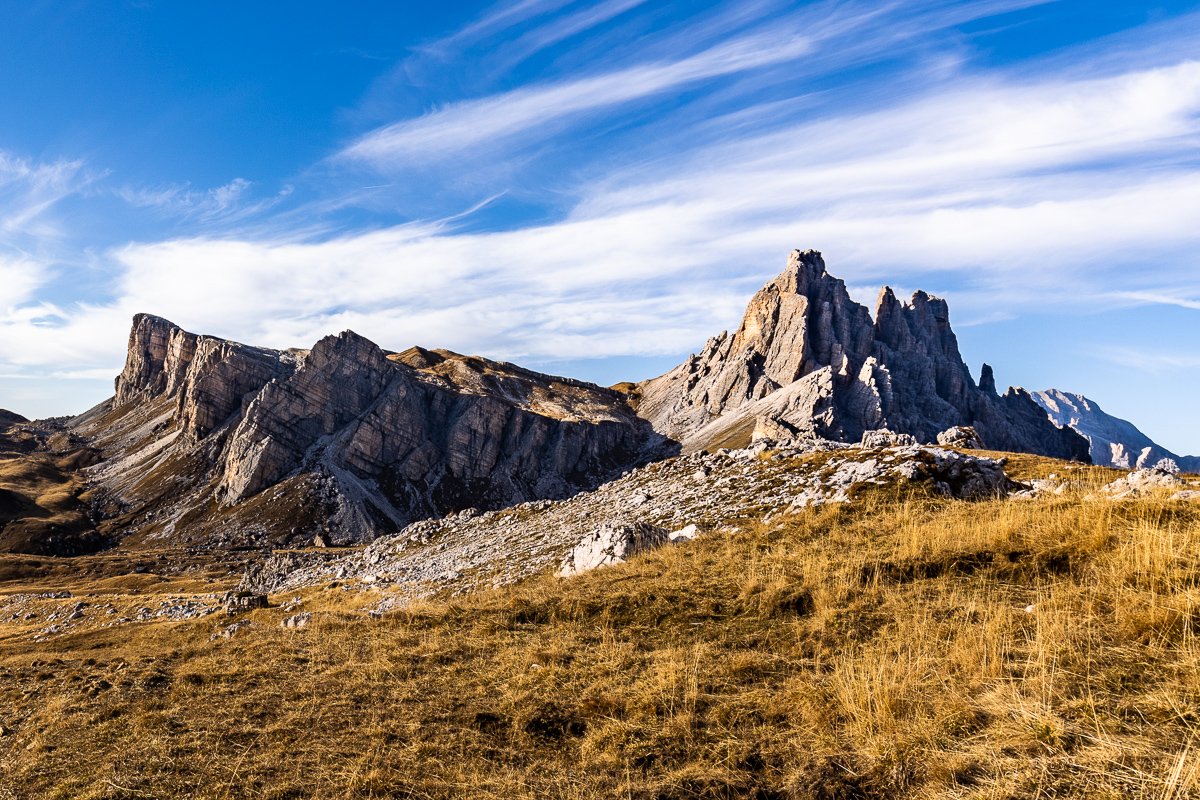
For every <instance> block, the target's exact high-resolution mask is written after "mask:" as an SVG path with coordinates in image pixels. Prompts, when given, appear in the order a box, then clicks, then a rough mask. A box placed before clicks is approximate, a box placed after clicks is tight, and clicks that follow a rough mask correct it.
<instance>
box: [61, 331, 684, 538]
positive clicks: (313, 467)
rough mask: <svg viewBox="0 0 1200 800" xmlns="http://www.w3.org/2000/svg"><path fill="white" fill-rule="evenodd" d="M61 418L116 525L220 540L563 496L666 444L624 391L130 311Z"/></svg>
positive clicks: (300, 534)
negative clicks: (124, 334) (200, 328)
mask: <svg viewBox="0 0 1200 800" xmlns="http://www.w3.org/2000/svg"><path fill="white" fill-rule="evenodd" d="M74 431H75V432H76V433H77V434H78V435H80V436H82V437H83V438H84V439H86V440H88V441H91V442H94V443H95V444H96V445H97V446H98V447H100V448H101V449H103V451H104V455H105V461H104V463H102V464H100V465H98V466H97V467H95V468H94V469H93V470H92V471H91V472H92V477H93V480H94V482H95V483H96V485H97V486H98V488H99V490H100V492H99V494H100V495H101V496H102V497H103V498H104V499H105V507H106V508H107V509H108V512H107V513H109V514H110V516H112V517H113V518H114V522H113V524H114V526H115V525H117V524H118V523H117V522H116V520H118V519H119V521H120V526H121V528H122V530H123V531H125V532H128V531H134V532H136V533H137V534H138V535H141V536H144V537H148V538H171V539H179V538H180V537H183V538H185V539H186V540H187V541H188V542H189V543H196V544H202V545H209V546H234V545H247V544H254V543H262V542H273V543H278V542H284V541H312V540H313V538H314V536H316V537H320V538H321V539H322V540H323V541H326V542H329V543H339V542H347V541H363V540H370V539H372V538H374V537H375V536H377V535H379V534H380V533H383V532H388V531H394V530H397V529H398V528H400V527H403V526H404V525H407V524H408V523H410V522H412V521H414V520H418V519H423V518H427V517H431V516H440V515H442V514H445V513H448V512H453V511H457V510H459V509H462V508H466V507H468V506H473V507H482V508H499V507H503V506H507V505H511V504H514V503H520V502H524V501H528V500H531V499H537V498H545V497H565V496H568V495H570V494H572V493H574V492H577V491H579V490H580V489H584V488H589V487H592V486H594V485H596V483H598V482H599V481H602V480H604V479H606V478H608V477H611V476H612V475H615V474H618V473H619V472H620V471H621V470H624V469H627V468H629V467H630V466H633V465H636V464H639V463H644V462H645V461H646V460H649V459H651V458H654V457H657V456H659V455H661V454H664V453H668V452H670V450H671V448H670V444H669V443H668V442H666V441H665V440H664V439H663V438H662V437H661V436H659V435H657V434H656V433H654V431H653V430H652V428H651V427H650V425H649V424H648V423H647V422H645V421H644V420H641V419H640V418H638V417H637V416H636V414H635V413H634V412H633V411H632V409H630V408H629V406H628V404H627V403H626V400H625V397H624V396H623V395H621V394H620V393H618V392H616V391H613V390H610V389H603V388H600V387H598V386H594V385H591V384H586V383H582V382H579V381H572V380H569V379H560V378H555V377H553V376H548V375H542V374H540V373H535V372H531V371H529V370H524V369H521V368H519V367H515V366H513V365H510V364H501V363H497V362H491V361H487V360H486V359H480V358H472V357H466V356H460V355H458V354H455V353H451V352H449V351H431V350H424V349H421V348H413V349H412V350H409V351H405V352H404V353H391V352H388V351H385V350H382V349H380V348H379V347H378V346H377V345H375V344H374V343H372V342H370V341H368V340H367V339H364V338H363V337H361V336H359V335H357V334H355V333H353V332H350V331H347V332H344V333H342V334H339V335H337V336H329V337H326V338H324V339H322V340H321V341H320V342H318V343H317V344H316V345H315V346H314V347H313V348H312V350H311V351H303V350H288V351H278V350H269V349H265V348H257V347H250V346H248V345H243V344H238V343H236V342H229V341H225V340H223V339H218V338H215V337H209V336H199V335H196V334H192V333H189V332H187V331H184V330H183V329H181V328H179V327H178V326H176V325H173V324H172V323H170V322H168V321H166V320H163V319H161V318H158V317H153V316H149V315H138V316H137V317H135V318H134V322H133V329H132V331H131V334H130V340H129V352H128V356H127V360H126V364H125V368H124V370H123V371H122V372H121V375H120V376H119V377H118V378H117V381H116V394H115V396H114V398H113V400H112V401H110V402H108V403H106V404H102V405H101V406H99V407H97V408H96V409H93V410H92V411H91V412H88V414H85V415H83V416H82V417H79V418H77V420H76V421H75V423H74Z"/></svg>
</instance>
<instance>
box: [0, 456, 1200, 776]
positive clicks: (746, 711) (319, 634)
mask: <svg viewBox="0 0 1200 800" xmlns="http://www.w3.org/2000/svg"><path fill="white" fill-rule="evenodd" d="M1015 466H1016V468H1018V469H1019V468H1021V465H1019V464H1018V465H1015ZM1025 468H1028V469H1030V470H1034V471H1036V469H1042V468H1044V465H1042V466H1039V465H1038V464H1037V463H1035V462H1030V463H1029V464H1026V465H1025ZM1060 468H1061V465H1060ZM1078 474H1079V475H1082V476H1083V479H1084V481H1085V482H1087V481H1092V482H1093V483H1094V484H1095V485H1098V483H1099V481H1100V480H1102V479H1103V478H1104V477H1105V476H1104V473H1102V472H1098V471H1097V472H1092V471H1087V470H1081V471H1079V472H1078ZM1093 489H1094V486H1092V487H1089V486H1084V487H1082V488H1080V489H1079V490H1078V491H1074V492H1072V493H1070V494H1068V495H1065V496H1062V497H1051V498H1046V499H1040V500H1036V501H990V502H981V503H963V502H947V501H938V500H930V499H927V498H922V497H917V496H910V497H894V496H893V497H888V496H886V495H884V494H876V495H867V496H865V497H862V498H861V499H860V501H859V502H858V503H856V504H855V505H854V506H852V507H839V508H827V509H822V510H815V511H809V512H806V513H804V514H800V515H795V516H785V517H779V518H776V519H773V520H772V521H771V522H770V523H769V524H765V525H757V526H751V527H750V528H748V529H746V530H743V531H741V532H738V533H733V534H728V535H725V534H721V535H716V534H714V535H710V536H709V537H707V538H704V539H702V540H699V541H697V542H695V543H693V544H691V545H687V546H681V547H675V548H668V549H664V550H661V551H657V552H655V553H651V554H648V555H646V556H644V557H642V558H639V559H636V560H635V561H633V562H631V563H629V564H626V565H622V566H618V567H614V568H610V569H605V570H599V571H596V572H593V573H589V574H586V575H583V576H579V577H577V578H573V579H569V580H562V581H560V580H554V579H551V578H548V577H547V578H545V579H539V580H535V581H533V582H531V583H528V584H526V585H523V586H520V587H517V588H514V589H509V590H504V591H495V592H491V593H486V594H480V595H476V596H472V597H468V598H460V599H455V600H452V601H446V602H438V603H429V604H424V605H419V606H413V607H410V608H408V609H406V610H404V611H401V612H397V613H393V614H389V615H386V616H384V617H383V618H381V619H372V618H369V617H367V616H366V615H364V614H363V613H362V608H364V607H365V606H366V604H367V603H369V602H372V601H373V600H374V599H377V598H371V597H370V596H363V595H358V594H351V593H347V592H343V591H341V590H338V589H332V590H331V589H326V590H321V591H313V592H309V593H307V594H306V595H305V606H304V607H305V608H306V609H308V610H312V611H314V612H315V615H314V618H313V623H312V625H311V626H310V627H309V628H307V629H304V630H300V631H294V630H285V629H282V628H281V627H280V626H279V621H280V619H282V617H283V616H284V615H285V614H284V612H282V611H280V610H279V609H266V610H261V611H256V612H253V613H252V614H251V615H249V616H248V617H247V618H248V619H250V620H251V621H252V623H253V624H252V625H251V626H249V627H247V628H245V629H244V630H242V631H241V632H240V633H239V634H238V635H237V636H235V637H233V638H232V639H218V640H216V641H210V640H209V636H210V635H211V634H212V632H213V630H214V628H215V627H218V626H220V625H223V624H225V623H226V622H227V621H226V620H225V619H221V620H215V619H214V618H209V619H207V620H205V621H203V622H189V623H175V624H166V623H163V624H153V625H150V624H148V625H141V626H123V627H120V628H112V629H106V630H94V631H90V632H85V633H78V634H73V635H69V636H64V637H61V638H58V639H52V640H50V641H47V642H44V643H41V644H37V645H32V644H30V642H29V641H28V639H21V640H19V641H17V640H8V641H4V642H0V724H2V725H4V726H5V728H4V730H5V731H7V734H6V735H5V736H3V737H0V797H4V796H6V795H5V791H7V792H8V795H7V796H11V797H50V798H54V797H57V798H138V797H195V798H213V799H214V800H215V799H217V798H242V797H247V798H250V797H254V798H258V797H261V798H301V797H321V798H381V797H412V798H450V797H479V798H519V797H531V798H532V797H538V798H596V797H614V798H646V799H647V800H648V799H649V798H663V799H664V800H666V799H667V798H760V799H762V800H766V799H767V798H825V799H828V800H849V799H850V798H895V797H911V798H978V799H979V800H983V799H984V798H987V799H988V800H996V799H998V798H1039V797H1079V798H1121V800H1181V799H1182V798H1192V797H1200V710H1198V709H1200V640H1198V639H1197V635H1196V634H1197V627H1198V625H1200V507H1198V506H1197V505H1196V504H1188V503H1180V502H1172V501H1169V500H1166V499H1165V498H1149V499H1143V500H1138V501H1130V502H1120V503H1116V502H1110V501H1107V500H1088V499H1084V495H1086V494H1087V493H1088V492H1089V491H1092V490H1093ZM1027 607H1031V608H1029V610H1027ZM2 627H3V626H2V624H0V630H2Z"/></svg>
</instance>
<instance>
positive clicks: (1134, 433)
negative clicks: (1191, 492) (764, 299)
mask: <svg viewBox="0 0 1200 800" xmlns="http://www.w3.org/2000/svg"><path fill="white" fill-rule="evenodd" d="M1033 399H1034V400H1035V401H1037V403H1038V405H1040V406H1041V407H1042V408H1044V409H1045V410H1046V413H1047V414H1048V415H1049V417H1050V419H1052V420H1054V422H1055V423H1056V424H1058V425H1066V426H1069V427H1070V428H1072V429H1073V430H1075V431H1077V432H1078V433H1079V434H1080V435H1081V436H1083V437H1084V438H1085V439H1087V440H1088V444H1089V446H1090V452H1091V457H1092V463H1094V464H1100V465H1104V466H1111V467H1119V468H1121V469H1133V468H1135V467H1149V466H1153V465H1154V464H1155V463H1157V462H1158V461H1159V460H1160V459H1163V458H1170V459H1174V461H1175V463H1177V464H1178V465H1179V468H1180V469H1182V470H1184V471H1185V472H1200V456H1180V455H1176V454H1175V453H1172V452H1171V451H1170V450H1168V449H1167V448H1165V447H1163V446H1162V445H1160V444H1158V443H1156V442H1155V441H1154V440H1152V439H1151V438H1150V437H1149V436H1147V435H1146V434H1144V433H1142V432H1141V431H1140V430H1138V428H1137V426H1136V425H1134V424H1133V423H1132V422H1129V421H1128V420H1124V419H1121V418H1120V417H1114V416H1112V415H1111V414H1108V413H1106V412H1105V411H1104V410H1103V409H1101V408H1100V406H1099V405H1098V404H1097V403H1096V402H1095V401H1094V400H1091V399H1089V398H1087V397H1085V396H1083V395H1081V394H1075V393H1072V392H1064V391H1061V390H1059V389H1046V390H1045V391H1041V392H1033Z"/></svg>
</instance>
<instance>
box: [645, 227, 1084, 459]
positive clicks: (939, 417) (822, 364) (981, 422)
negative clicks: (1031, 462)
mask: <svg viewBox="0 0 1200 800" xmlns="http://www.w3.org/2000/svg"><path fill="white" fill-rule="evenodd" d="M638 394H639V396H640V400H639V405H638V412H639V413H640V414H641V415H642V416H643V417H645V418H646V419H648V420H650V421H651V423H653V425H654V427H655V429H656V430H658V431H659V432H661V433H663V434H664V435H666V436H669V437H671V438H673V439H676V440H678V441H680V442H682V443H683V446H684V448H685V449H689V450H694V449H700V448H705V447H711V446H714V445H719V444H722V443H725V444H737V443H739V441H740V439H748V437H749V436H750V434H751V432H752V431H754V430H755V429H758V430H759V431H764V430H765V431H772V432H774V433H775V435H776V436H781V435H793V436H810V435H815V436H823V437H827V438H831V439H839V440H843V441H848V440H857V439H858V438H859V437H860V436H861V435H862V433H863V432H864V431H867V430H875V429H879V428H887V429H889V430H892V431H895V432H902V433H910V434H912V435H914V436H916V437H917V438H918V439H919V440H922V441H926V442H932V441H935V440H936V437H937V434H938V433H939V432H941V431H943V430H945V429H947V428H950V427H952V426H956V425H973V426H974V427H975V428H976V430H977V431H978V433H979V434H980V436H981V437H982V439H983V441H984V443H985V444H986V445H987V446H988V447H992V448H996V449H1001V450H1011V451H1020V452H1029V453H1038V454H1041V455H1049V456H1055V457H1059V458H1070V459H1077V460H1081V461H1086V460H1087V443H1086V441H1084V440H1082V439H1081V438H1080V437H1079V436H1077V435H1076V434H1075V433H1074V432H1073V431H1070V430H1064V429H1060V428H1058V427H1057V426H1055V425H1054V424H1053V423H1051V422H1050V421H1049V420H1047V419H1046V418H1045V414H1044V413H1042V412H1041V410H1040V409H1039V408H1038V406H1037V404H1036V403H1034V401H1033V400H1032V398H1031V397H1030V396H1029V395H1028V393H1026V392H1025V391H1024V390H1022V389H1009V390H1008V392H1007V393H1006V394H1004V395H1003V396H998V395H997V394H996V392H995V382H994V379H993V378H992V376H991V369H990V367H987V366H986V365H985V367H984V375H983V377H982V378H981V386H976V385H975V383H974V381H973V380H972V379H971V375H970V372H969V371H968V370H967V367H966V365H965V364H964V363H963V360H962V356H961V355H960V353H959V350H958V340H957V338H956V337H955V335H954V331H953V330H952V328H951V327H950V313H949V309H948V308H947V306H946V302H945V301H944V300H941V299H939V298H936V297H931V296H929V295H928V294H926V293H924V292H917V293H916V294H914V295H913V297H912V300H910V301H909V302H908V303H902V302H901V301H900V300H899V299H897V297H896V296H895V294H894V293H893V292H892V290H891V289H888V288H885V289H884V290H883V291H882V292H881V293H880V296H879V301H878V305H877V308H876V312H875V317H874V320H873V321H872V318H871V315H870V313H869V312H868V311H867V309H866V308H865V307H863V306H861V305H859V304H858V303H856V302H854V301H853V300H851V299H850V295H849V294H848V293H847V291H846V286H845V284H844V283H843V282H842V281H841V280H838V279H837V278H834V277H832V276H831V275H829V273H828V272H826V270H825V262H824V260H823V259H822V258H821V254H820V253H817V252H815V251H811V250H809V251H804V252H800V251H794V252H793V253H792V254H791V256H790V257H789V259H788V265H787V268H786V269H785V270H784V271H783V273H782V274H781V275H780V276H779V277H777V278H776V279H775V280H773V281H771V282H770V283H769V284H767V285H766V286H765V287H764V288H763V289H762V290H761V291H759V292H758V293H757V294H756V295H755V296H754V297H753V299H751V301H750V304H749V306H748V307H747V309H746V315H745V317H744V319H743V321H742V325H741V327H739V328H738V330H737V331H736V332H735V333H734V334H733V335H732V336H730V335H729V334H727V333H722V334H721V335H719V336H717V337H716V338H713V339H710V340H709V341H708V343H707V344H706V345H705V346H704V349H703V350H701V351H700V353H699V354H698V355H695V356H692V357H691V358H690V359H688V361H686V362H684V363H683V364H681V365H679V366H678V367H676V368H675V369H673V370H671V371H670V372H668V373H667V374H665V375H663V376H661V377H659V378H654V379H652V380H649V381H645V382H643V383H642V384H639V386H638Z"/></svg>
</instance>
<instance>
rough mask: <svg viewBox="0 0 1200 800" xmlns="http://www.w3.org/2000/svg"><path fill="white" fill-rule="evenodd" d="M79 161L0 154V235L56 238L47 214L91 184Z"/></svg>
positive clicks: (52, 223)
mask: <svg viewBox="0 0 1200 800" xmlns="http://www.w3.org/2000/svg"><path fill="white" fill-rule="evenodd" d="M98 177H100V176H98V175H94V174H91V173H89V172H88V171H87V170H86V169H85V167H84V163H83V161H81V160H59V161H52V162H38V161H32V160H30V159H24V158H18V157H16V156H13V155H11V154H9V153H5V152H3V151H0V236H4V237H9V238H11V237H17V236H21V235H29V236H41V237H45V236H56V235H58V234H59V232H60V231H59V229H58V227H57V226H56V224H55V222H54V220H52V219H50V218H49V216H48V213H47V212H49V211H50V210H51V209H52V208H53V207H54V206H55V205H56V204H58V203H60V202H61V201H62V200H63V199H65V198H67V197H69V196H71V195H72V194H76V193H78V192H79V191H81V190H82V189H84V188H85V187H86V186H88V185H89V184H91V183H92V182H94V181H95V180H96V179H97V178H98Z"/></svg>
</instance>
